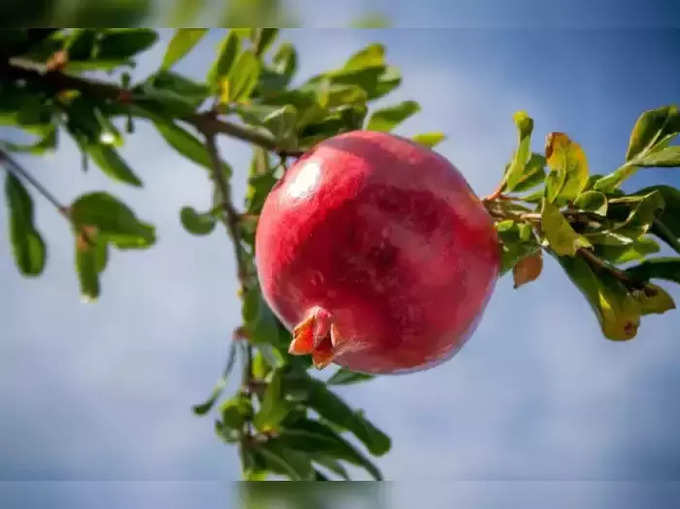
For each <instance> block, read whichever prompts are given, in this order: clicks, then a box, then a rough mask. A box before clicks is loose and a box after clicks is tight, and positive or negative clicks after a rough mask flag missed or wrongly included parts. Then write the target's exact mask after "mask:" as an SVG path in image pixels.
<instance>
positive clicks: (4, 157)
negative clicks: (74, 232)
mask: <svg viewBox="0 0 680 509" xmlns="http://www.w3.org/2000/svg"><path fill="white" fill-rule="evenodd" d="M0 164H2V166H3V167H4V168H5V170H7V172H9V173H11V174H12V175H14V176H15V177H17V178H18V179H22V178H23V179H24V180H25V181H26V182H28V183H29V184H31V185H32V186H33V187H34V188H35V190H36V191H38V192H39V193H40V194H41V195H43V197H44V198H45V199H46V200H47V201H49V202H50V203H51V204H52V205H54V207H55V208H56V209H57V210H58V211H59V213H60V214H61V215H62V216H64V217H65V218H66V219H68V220H69V221H70V220H71V218H70V216H69V213H68V207H66V206H64V205H62V203H61V202H60V201H59V200H57V198H56V197H55V196H54V195H53V194H52V193H51V192H50V191H48V190H47V189H46V188H45V186H43V185H42V184H41V183H40V182H38V181H37V180H36V179H35V178H34V177H33V176H32V175H31V174H30V173H28V172H27V171H26V170H24V169H23V168H22V167H21V166H20V165H19V163H17V162H16V161H15V160H14V159H12V158H11V157H10V156H9V154H7V153H6V152H5V151H4V150H0Z"/></svg>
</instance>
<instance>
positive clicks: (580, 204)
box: [574, 191, 607, 216]
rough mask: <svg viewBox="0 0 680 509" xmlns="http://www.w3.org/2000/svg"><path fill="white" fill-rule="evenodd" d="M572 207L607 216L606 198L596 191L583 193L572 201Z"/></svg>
mask: <svg viewBox="0 0 680 509" xmlns="http://www.w3.org/2000/svg"><path fill="white" fill-rule="evenodd" d="M574 207H576V208H577V209H579V210H585V211H588V212H594V213H596V214H599V215H601V216H606V215H607V196H606V195H605V194H604V193H600V192H598V191H585V192H583V193H581V194H579V195H578V196H577V197H576V199H575V200H574Z"/></svg>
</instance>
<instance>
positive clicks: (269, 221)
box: [256, 131, 499, 373]
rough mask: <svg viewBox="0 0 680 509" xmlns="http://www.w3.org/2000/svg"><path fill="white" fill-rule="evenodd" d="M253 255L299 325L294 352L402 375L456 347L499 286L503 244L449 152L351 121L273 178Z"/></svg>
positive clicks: (286, 316)
mask: <svg viewBox="0 0 680 509" xmlns="http://www.w3.org/2000/svg"><path fill="white" fill-rule="evenodd" d="M256 260H257V270H258V276H259V279H260V284H261V285H262V291H263V293H264V297H265V298H266V300H267V302H268V303H269V305H270V306H271V308H272V309H273V310H274V312H275V313H276V314H277V315H278V316H279V318H280V319H281V320H282V321H283V323H284V324H286V326H287V327H288V328H289V329H291V330H292V331H293V340H292V342H291V345H290V352H291V353H292V354H298V355H302V354H311V355H312V358H313V361H314V364H315V365H316V366H317V367H323V366H325V365H327V364H328V363H330V362H335V363H337V364H340V365H342V366H345V367H347V368H349V369H351V370H355V371H362V372H366V373H395V372H405V371H413V370H419V369H425V368H428V367H431V366H433V365H435V364H438V363H440V362H442V361H444V360H446V359H448V358H450V357H451V356H453V355H454V354H455V353H456V352H457V351H458V349H459V348H460V347H461V346H462V344H463V343H464V342H465V340H466V339H467V338H468V337H469V336H470V335H471V333H472V332H473V331H474V329H475V327H476V325H477V323H478V321H479V319H480V316H481V314H482V312H483V310H484V307H485V305H486V302H487V300H488V299H489V297H490V295H491V292H492V290H493V287H494V284H495V282H496V279H497V276H498V270H499V247H498V242H497V238H496V233H495V230H494V227H493V224H492V221H491V218H490V217H489V215H488V214H487V212H486V210H485V209H484V206H483V205H482V204H481V202H480V201H479V199H478V198H477V197H476V196H475V195H474V193H473V192H472V190H471V189H470V187H469V186H468V184H467V182H466V181H465V179H464V178H463V177H462V176H461V174H460V173H459V172H458V170H456V168H455V167H454V166H452V165H451V163H449V162H448V161H447V160H446V159H444V158H443V157H442V156H440V155H439V154H437V153H435V152H433V151H432V150H430V149H428V148H426V147H424V146H422V145H419V144H417V143H415V142H412V141H410V140H407V139H404V138H401V137H398V136H394V135H391V134H385V133H380V132H371V131H353V132H350V133H346V134H342V135H339V136H336V137H334V138H330V139H328V140H325V141H323V142H322V143H320V144H318V145H317V146H316V147H314V148H313V149H311V150H310V151H309V152H307V153H306V154H304V155H303V156H302V157H301V158H300V159H299V160H298V161H297V162H296V163H295V164H294V165H292V166H291V167H290V168H289V169H288V171H287V172H286V174H285V175H284V177H283V178H282V179H281V181H280V182H278V184H277V185H276V186H275V187H274V189H273V190H272V192H271V193H270V195H269V196H268V198H267V200H266V202H265V204H264V208H263V210H262V214H261V216H260V220H259V224H258V228H257V236H256Z"/></svg>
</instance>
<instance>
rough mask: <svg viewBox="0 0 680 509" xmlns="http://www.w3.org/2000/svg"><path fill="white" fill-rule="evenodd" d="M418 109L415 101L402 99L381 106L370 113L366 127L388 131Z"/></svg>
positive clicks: (372, 129)
mask: <svg viewBox="0 0 680 509" xmlns="http://www.w3.org/2000/svg"><path fill="white" fill-rule="evenodd" d="M418 111H420V105H419V104H418V103H417V102H415V101H403V102H401V103H399V104H396V105H394V106H390V107H387V108H381V109H379V110H376V111H374V112H373V113H372V114H371V116H370V118H369V119H368V124H366V129H367V130H369V131H385V132H389V131H391V130H392V129H394V128H395V127H397V126H398V125H399V124H400V123H402V122H403V121H404V120H406V119H407V118H408V117H410V116H411V115H413V114H414V113H417V112H418Z"/></svg>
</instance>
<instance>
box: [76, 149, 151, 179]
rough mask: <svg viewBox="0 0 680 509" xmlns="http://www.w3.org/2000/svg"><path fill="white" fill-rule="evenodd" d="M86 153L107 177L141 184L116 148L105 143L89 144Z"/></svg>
mask: <svg viewBox="0 0 680 509" xmlns="http://www.w3.org/2000/svg"><path fill="white" fill-rule="evenodd" d="M87 153H88V155H89V156H90V157H91V158H92V160H93V161H94V162H95V163H97V166H99V168H100V169H101V170H102V171H103V172H104V173H106V174H107V175H108V176H109V177H111V178H112V179H114V180H118V181H120V182H125V183H126V184H132V185H133V186H141V185H142V181H141V180H139V178H138V177H137V175H135V174H134V172H133V171H132V170H131V169H130V167H129V166H128V165H127V163H126V162H125V161H124V160H123V158H122V157H120V155H119V154H118V152H117V151H116V150H114V149H113V148H111V147H109V146H107V145H90V146H88V147H87Z"/></svg>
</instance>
